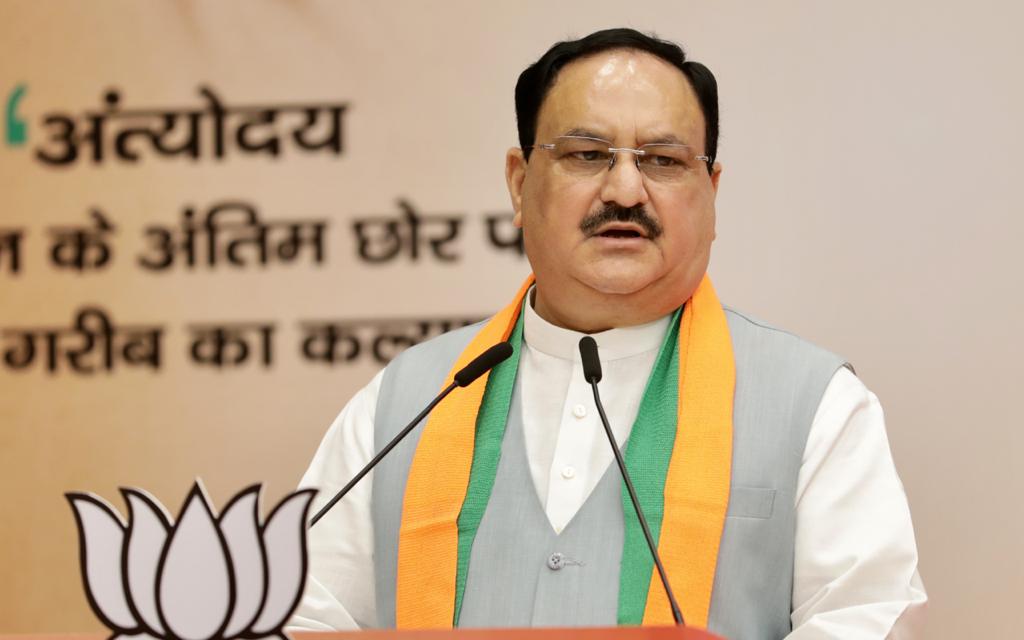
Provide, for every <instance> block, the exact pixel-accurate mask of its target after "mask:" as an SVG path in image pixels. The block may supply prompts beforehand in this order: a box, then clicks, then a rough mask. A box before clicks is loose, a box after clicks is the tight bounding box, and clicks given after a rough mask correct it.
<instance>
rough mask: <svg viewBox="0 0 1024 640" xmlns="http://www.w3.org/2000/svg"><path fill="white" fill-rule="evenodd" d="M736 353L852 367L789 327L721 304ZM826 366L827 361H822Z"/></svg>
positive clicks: (769, 358) (763, 357)
mask: <svg viewBox="0 0 1024 640" xmlns="http://www.w3.org/2000/svg"><path fill="white" fill-rule="evenodd" d="M723 309H724V310H725V317H726V321H727V322H728V323H729V332H730V334H731V336H732V342H733V348H734V349H735V350H736V351H737V353H736V357H737V358H740V357H744V358H747V359H756V360H760V361H764V360H766V359H768V360H776V361H778V360H780V359H781V360H796V361H801V362H804V363H808V362H820V363H835V366H836V368H838V367H840V366H844V365H845V366H847V367H849V368H850V369H851V370H852V369H853V367H852V366H851V365H850V364H849V362H848V361H847V360H846V359H845V358H843V357H842V356H839V355H836V354H835V353H833V352H831V351H829V350H828V349H825V348H823V347H821V346H819V345H817V344H815V343H813V342H811V341H809V340H806V339H804V338H802V337H800V336H798V335H797V334H795V333H793V332H792V331H788V330H786V329H782V328H779V327H777V326H775V325H772V324H770V323H768V322H765V321H764V320H761V319H760V318H758V317H756V316H754V315H752V314H750V313H747V312H745V311H740V310H738V309H735V308H733V307H730V306H728V305H723ZM826 366H828V365H826Z"/></svg>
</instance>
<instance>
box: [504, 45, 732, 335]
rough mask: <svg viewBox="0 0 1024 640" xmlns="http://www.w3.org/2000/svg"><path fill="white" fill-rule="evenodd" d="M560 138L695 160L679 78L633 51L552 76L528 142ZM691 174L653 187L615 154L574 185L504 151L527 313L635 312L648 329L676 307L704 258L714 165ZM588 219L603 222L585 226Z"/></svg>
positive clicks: (700, 121) (558, 167) (553, 168)
mask: <svg viewBox="0 0 1024 640" xmlns="http://www.w3.org/2000/svg"><path fill="white" fill-rule="evenodd" d="M566 135H584V136H589V137H596V138H602V139H604V140H608V141H610V142H611V143H612V145H611V146H614V147H630V148H636V147H639V146H641V145H644V144H650V143H657V142H667V141H671V142H677V143H684V144H687V145H689V146H691V147H692V148H693V150H694V153H695V154H698V155H703V154H704V153H705V148H704V117H703V115H702V113H701V109H700V105H699V103H698V101H697V96H696V94H695V93H694V92H693V89H692V88H691V87H690V84H689V82H688V81H687V79H686V77H685V76H684V75H683V74H682V73H681V72H680V71H679V70H678V69H676V68H675V67H674V66H672V65H670V64H668V63H667V62H664V61H662V60H661V59H659V58H657V57H654V56H651V55H649V54H646V53H641V52H638V51H633V50H625V49H622V50H612V51H607V52H603V53H599V54H595V55H593V56H589V57H585V58H581V59H579V60H576V61H574V62H572V63H570V64H569V65H567V66H566V67H564V68H563V69H562V70H561V71H560V73H559V74H558V77H557V78H556V80H555V84H554V86H553V87H552V88H551V90H550V91H549V92H548V95H547V96H546V97H545V99H544V103H543V105H542V106H541V110H540V113H539V115H538V119H537V137H536V141H535V144H545V143H550V142H553V141H554V140H555V139H556V138H557V137H559V136H566ZM694 166H695V167H696V168H695V169H694V170H693V171H689V172H687V173H686V174H685V175H684V176H683V177H682V178H679V179H676V180H671V181H667V182H666V181H663V180H662V181H659V180H654V179H652V178H649V177H646V176H645V175H643V173H642V172H641V171H640V170H639V169H638V168H637V165H636V163H635V161H634V157H633V156H632V155H631V154H627V153H619V154H617V156H616V162H615V165H614V167H613V168H612V169H610V170H607V169H604V170H602V171H600V172H599V173H597V174H596V175H593V176H589V177H580V176H579V175H572V174H571V172H568V171H566V170H564V169H565V167H564V165H563V164H562V163H560V161H559V160H558V158H557V155H556V154H555V153H553V152H551V151H548V150H545V149H540V148H534V149H533V152H532V154H531V156H530V160H529V162H525V160H524V159H523V156H522V152H521V151H520V150H519V149H512V150H510V151H509V155H508V158H507V163H506V177H507V178H508V183H509V191H510V194H511V196H512V202H513V206H514V208H515V221H516V224H518V225H521V226H522V228H523V232H524V241H525V246H526V252H527V255H528V257H529V259H530V264H531V266H532V267H533V270H534V273H535V274H536V276H537V295H538V299H537V301H536V306H537V307H538V311H541V308H542V307H550V308H549V309H548V310H549V312H551V313H549V314H548V315H549V318H548V319H549V320H552V321H555V322H556V323H559V324H563V325H564V326H569V325H568V324H566V323H562V322H558V316H559V315H566V314H560V313H559V310H558V308H557V307H558V306H559V302H558V301H557V299H556V296H562V297H564V296H568V297H569V298H570V299H571V298H577V299H578V300H577V301H578V302H585V301H586V300H588V299H592V298H594V296H595V295H596V299H598V300H600V301H602V302H607V301H608V300H612V301H615V300H620V301H622V302H624V303H627V304H631V305H633V306H636V305H640V306H644V307H650V309H649V310H648V309H636V311H639V312H640V317H641V318H642V317H644V316H645V315H649V316H650V318H649V319H654V318H656V317H658V316H660V315H662V314H663V313H666V312H667V311H668V310H670V309H672V308H674V307H676V306H678V305H679V304H680V303H681V302H682V301H684V300H686V299H687V298H688V297H689V296H690V294H691V293H692V292H693V290H694V289H695V288H696V287H697V285H698V284H699V283H700V280H701V278H702V276H703V274H704V272H705V270H706V268H707V264H708V260H709V257H710V250H711V242H712V240H714V237H715V208H714V201H715V193H716V190H717V186H718V176H719V171H720V168H719V167H718V166H716V167H715V170H714V173H713V174H712V175H709V174H708V171H707V168H706V165H705V164H703V163H701V162H697V163H695V164H694ZM608 205H617V206H618V207H622V208H634V209H635V210H636V209H642V211H643V213H644V214H645V216H646V219H647V221H650V222H653V223H654V224H653V225H651V224H646V221H645V220H644V217H645V216H640V219H639V220H635V219H634V221H633V222H620V221H615V220H609V218H610V217H611V216H605V217H603V218H602V217H599V216H597V214H599V213H600V212H601V211H602V210H603V209H606V208H607V206H608ZM595 219H597V220H605V221H604V222H603V223H599V224H598V225H597V226H596V227H595V226H594V225H593V222H594V220H595ZM657 228H660V229H661V233H660V234H659V233H658V232H657V231H656V229H657ZM618 296H622V298H619V297H618ZM563 304H564V303H563ZM564 311H570V310H568V309H564ZM647 311H649V313H645V312H647ZM542 315H544V314H543V312H542ZM569 315H571V313H569ZM550 316H555V317H550Z"/></svg>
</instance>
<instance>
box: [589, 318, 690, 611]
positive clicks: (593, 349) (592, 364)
mask: <svg viewBox="0 0 1024 640" xmlns="http://www.w3.org/2000/svg"><path fill="white" fill-rule="evenodd" d="M580 359H581V360H582V362H583V378H584V379H585V380H586V381H587V382H589V383H590V388H591V389H593V390H594V403H595V404H597V413H598V415H600V416H601V424H603V425H604V432H605V433H606V434H607V435H608V442H609V443H610V444H611V445H612V453H614V454H615V463H616V464H617V465H619V472H620V473H621V474H622V479H623V481H625V483H626V490H628V491H629V499H630V501H631V502H632V503H633V510H634V511H636V517H637V519H638V520H640V528H641V529H643V531H644V538H646V540H647V548H648V549H650V550H651V556H652V557H653V558H654V566H656V567H657V568H658V575H659V576H660V577H661V584H662V586H663V587H665V595H666V596H668V603H669V605H671V607H672V617H673V618H674V619H675V621H676V624H677V625H679V626H681V627H685V626H686V623H685V622H684V621H683V612H682V611H681V610H680V609H679V603H678V602H676V597H675V596H674V595H673V594H672V587H670V586H669V584H668V575H667V574H666V573H665V566H664V565H662V564H661V556H660V555H658V547H657V545H655V544H654V538H653V537H652V536H651V529H650V527H648V526H647V518H645V517H644V511H643V509H641V508H640V499H639V498H637V497H636V489H635V488H634V487H633V481H632V480H631V479H630V478H629V472H628V471H626V462H625V460H623V458H622V452H621V451H619V446H618V445H617V444H615V436H614V435H612V427H611V425H610V424H608V416H606V415H605V413H604V405H602V404H601V395H600V394H599V393H598V392H597V383H598V382H600V381H601V359H600V358H598V356H597V342H596V341H595V340H594V339H593V338H591V337H590V336H583V337H582V338H580Z"/></svg>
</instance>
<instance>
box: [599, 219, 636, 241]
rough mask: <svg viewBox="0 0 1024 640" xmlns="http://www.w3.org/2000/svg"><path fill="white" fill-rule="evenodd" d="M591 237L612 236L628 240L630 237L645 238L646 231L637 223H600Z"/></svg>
mask: <svg viewBox="0 0 1024 640" xmlns="http://www.w3.org/2000/svg"><path fill="white" fill-rule="evenodd" d="M590 237H591V238H598V237H599V238H613V239H616V240H629V239H632V238H638V239H644V240H646V239H647V232H646V231H645V230H644V228H643V227H641V226H640V225H638V224H632V223H628V222H613V223H610V224H606V225H602V226H601V227H600V228H599V229H597V231H596V232H594V233H593V234H591V236H590Z"/></svg>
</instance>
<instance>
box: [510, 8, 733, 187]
mask: <svg viewBox="0 0 1024 640" xmlns="http://www.w3.org/2000/svg"><path fill="white" fill-rule="evenodd" d="M611 49H634V50H637V51H643V52H646V53H649V54H651V55H653V56H657V57H658V58H661V59H662V60H664V61H665V62H668V63H669V64H671V65H672V66H674V67H675V68H677V69H679V70H680V71H681V72H682V73H683V75H684V76H686V79H687V80H688V81H689V83H690V86H691V87H693V91H694V93H696V94H697V101H698V102H699V103H700V108H701V111H702V112H703V114H704V145H705V150H704V154H705V155H707V156H708V157H710V158H711V160H710V161H709V162H708V171H709V172H710V171H711V165H712V164H713V163H714V161H715V155H716V154H717V152H718V83H717V82H716V81H715V76H714V74H713V73H711V70H710V69H708V68H707V67H705V66H704V65H702V64H701V63H699V62H693V61H691V60H687V59H686V54H685V53H684V52H683V50H682V48H681V47H680V46H679V45H677V44H676V43H674V42H669V41H668V40H660V39H658V38H656V37H653V36H649V35H645V34H643V33H640V32H639V31H635V30H633V29H622V28H620V29H605V30H604V31H595V32H594V33H592V34H590V35H589V36H586V37H584V38H580V39H579V40H566V41H565V42H559V43H558V44H556V45H554V46H553V47H551V48H550V49H548V50H547V52H546V53H545V54H544V55H542V56H541V57H540V60H537V62H535V63H533V64H532V65H530V66H529V67H527V68H526V70H525V71H523V72H522V73H521V74H519V81H518V82H516V123H517V124H518V126H519V146H520V147H522V148H523V154H524V155H525V156H526V159H527V160H529V159H530V150H531V149H530V147H531V146H532V145H533V144H534V142H535V138H536V136H537V115H538V114H539V113H540V107H541V105H542V104H543V103H544V98H545V97H546V96H547V94H548V92H549V91H550V90H551V87H552V86H553V85H554V84H555V78H556V77H557V76H558V72H559V71H560V70H561V69H562V67H564V66H565V65H567V64H569V63H570V62H573V61H574V60H577V59H579V58H582V57H584V56H589V55H593V54H595V53H600V52H602V51H608V50H611Z"/></svg>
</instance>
